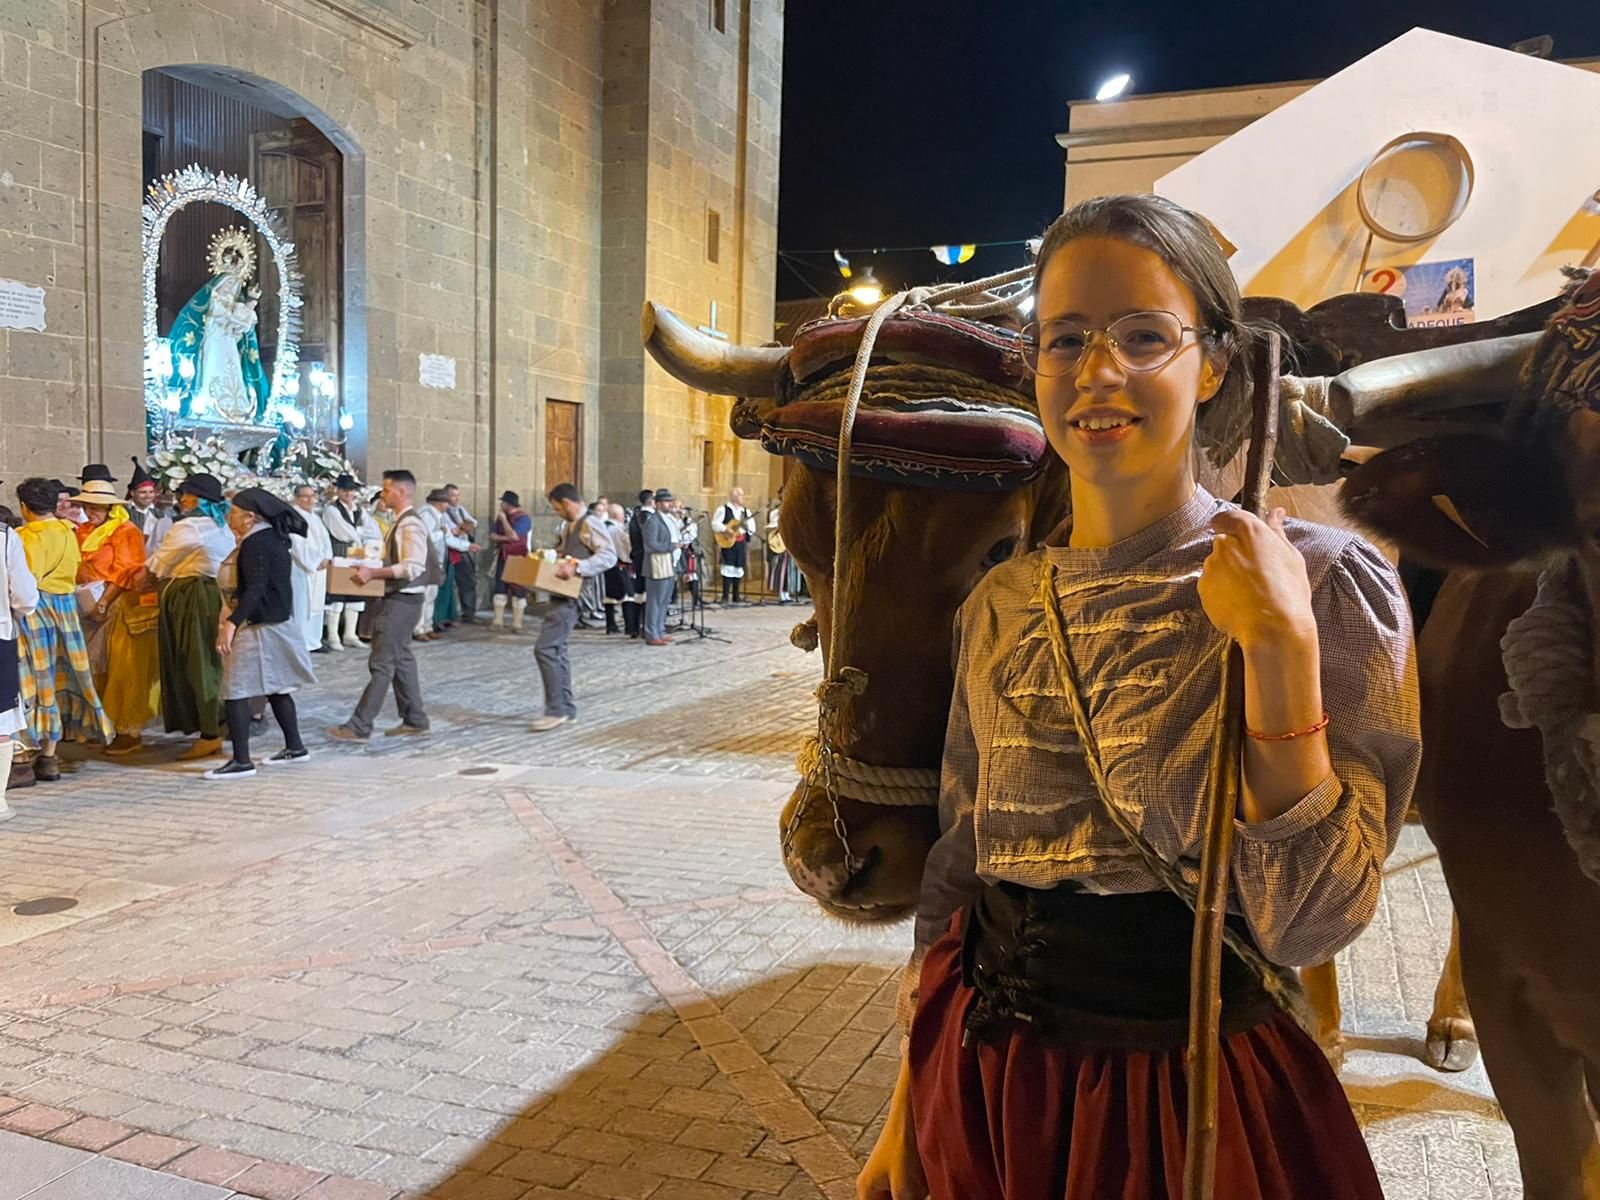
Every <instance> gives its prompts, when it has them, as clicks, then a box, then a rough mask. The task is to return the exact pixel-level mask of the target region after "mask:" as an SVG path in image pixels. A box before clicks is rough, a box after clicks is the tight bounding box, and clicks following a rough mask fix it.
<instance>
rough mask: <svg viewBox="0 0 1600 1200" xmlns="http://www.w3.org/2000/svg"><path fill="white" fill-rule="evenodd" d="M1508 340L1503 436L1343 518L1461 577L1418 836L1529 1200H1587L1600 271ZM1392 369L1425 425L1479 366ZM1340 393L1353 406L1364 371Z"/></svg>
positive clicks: (1446, 445)
mask: <svg viewBox="0 0 1600 1200" xmlns="http://www.w3.org/2000/svg"><path fill="white" fill-rule="evenodd" d="M1518 341H1519V342H1520V343H1521V344H1520V345H1519V344H1517V343H1508V344H1506V345H1505V347H1504V348H1505V349H1506V350H1507V351H1508V354H1509V358H1510V359H1522V358H1523V357H1525V358H1526V361H1525V362H1524V363H1523V365H1522V373H1521V378H1520V381H1519V382H1518V383H1517V384H1516V385H1515V387H1512V388H1505V389H1504V390H1503V391H1502V393H1501V396H1500V399H1501V400H1502V402H1506V401H1510V402H1511V410H1510V415H1509V418H1508V420H1507V422H1506V423H1505V424H1504V425H1503V426H1502V427H1500V428H1497V429H1492V430H1477V431H1471V432H1465V433H1460V434H1457V435H1455V436H1451V437H1429V438H1424V439H1422V440H1419V441H1416V442H1412V443H1409V444H1405V445H1402V446H1399V447H1398V448H1396V449H1393V450H1390V451H1388V452H1386V453H1384V454H1381V455H1379V456H1378V457H1377V458H1374V459H1372V460H1371V461H1370V462H1369V463H1367V464H1366V465H1365V466H1364V467H1362V468H1361V469H1360V470H1359V471H1358V472H1357V473H1356V474H1355V475H1354V476H1352V478H1351V479H1350V480H1349V481H1348V483H1347V485H1346V492H1345V503H1346V506H1347V508H1348V510H1349V511H1350V512H1351V514H1352V515H1353V516H1354V517H1356V518H1357V519H1358V520H1360V521H1362V522H1364V523H1365V524H1367V525H1368V526H1369V527H1371V528H1373V529H1374V530H1376V531H1377V532H1378V533H1380V534H1382V535H1384V536H1386V537H1388V538H1390V539H1392V540H1394V541H1395V542H1397V543H1399V544H1400V545H1401V546H1402V547H1403V548H1404V550H1405V551H1406V552H1407V553H1409V554H1411V555H1413V556H1415V557H1417V558H1419V559H1424V560H1426V561H1430V562H1432V563H1435V564H1437V565H1439V566H1441V567H1444V568H1448V569H1451V570H1452V572H1453V573H1452V574H1451V575H1450V576H1449V578H1448V579H1447V581H1446V583H1445V585H1444V587H1443V589H1442V590H1441V591H1440V593H1439V596H1438V598H1437V599H1436V601H1435V602H1434V606H1433V609H1432V612H1431V614H1430V615H1429V617H1428V620H1427V624H1426V626H1425V627H1424V629H1423V634H1422V639H1421V645H1420V665H1421V675H1422V700H1423V704H1422V715H1423V740H1424V754H1425V757H1424V767H1423V777H1424V780H1423V787H1422V789H1421V792H1420V796H1419V800H1420V804H1421V807H1422V817H1423V823H1424V824H1425V825H1426V827H1427V830H1428V833H1429V835H1430V836H1431V837H1432V838H1433V841H1434V844H1435V845H1436V846H1437V847H1438V851H1439V859H1440V863H1441V865H1442V866H1443V868H1444V873H1445V878H1446V880H1447V881H1448V883H1449V885H1450V893H1451V898H1452V899H1453V901H1454V902H1455V906H1456V911H1457V914H1458V917H1459V922H1460V944H1461V967H1462V973H1463V979H1464V982H1465V985H1466V992H1467V999H1468V1001H1469V1003H1470V1004H1471V1008H1472V1015H1473V1018H1474V1020H1475V1023H1476V1026H1477V1032H1478V1037H1479V1040H1480V1044H1481V1048H1482V1053H1483V1060H1484V1065H1485V1067H1486V1068H1487V1069H1488V1073H1489V1078H1490V1080H1491V1082H1492V1083H1493V1085H1494V1090H1495V1095H1496V1097H1497V1098H1498V1099H1499V1101H1500V1104H1501V1107H1502V1108H1503V1109H1504V1111H1505V1114H1506V1118H1507V1120H1508V1121H1509V1122H1510V1124H1511V1127H1512V1130H1513V1133H1514V1134H1515V1137H1516V1143H1517V1149H1518V1153H1519V1155H1520V1157H1521V1160H1522V1176H1523V1185H1524V1187H1525V1189H1526V1194H1527V1197H1528V1200H1594V1198H1595V1197H1600V1140H1597V1137H1596V1126H1595V1123H1594V1114H1593V1113H1592V1112H1591V1111H1590V1109H1589V1108H1588V1106H1587V1104H1586V1099H1587V1101H1588V1103H1590V1104H1593V1105H1594V1106H1595V1109H1596V1110H1597V1111H1600V799H1597V791H1596V789H1597V786H1600V770H1597V758H1596V747H1597V746H1600V716H1597V715H1596V713H1597V711H1600V670H1597V662H1600V660H1597V657H1596V648H1597V646H1600V639H1597V638H1596V636H1595V627H1594V626H1595V614H1596V613H1600V605H1597V603H1596V601H1597V598H1600V548H1597V537H1600V532H1597V531H1600V411H1597V410H1600V275H1595V276H1593V277H1591V278H1590V280H1589V282H1588V283H1587V284H1585V285H1584V287H1583V289H1582V290H1581V291H1580V292H1578V293H1577V294H1576V295H1574V296H1573V297H1572V298H1571V299H1570V301H1569V302H1568V304H1567V306H1566V307H1565V308H1564V309H1563V310H1562V311H1561V312H1560V313H1559V314H1557V316H1556V318H1555V319H1554V320H1553V321H1552V322H1551V324H1550V325H1549V327H1548V328H1547V330H1546V331H1545V332H1544V334H1543V335H1542V336H1540V337H1539V338H1538V339H1537V343H1536V346H1535V347H1534V348H1533V350H1532V352H1531V354H1528V353H1527V350H1528V347H1527V344H1526V339H1519V340H1518ZM1490 357H1491V359H1495V358H1496V356H1495V355H1493V354H1491V356H1490ZM1498 361H1499V363H1500V364H1501V365H1502V366H1503V363H1504V362H1505V361H1508V358H1507V357H1506V356H1500V357H1499V358H1498ZM1390 366H1392V367H1396V368H1399V369H1400V370H1401V372H1402V374H1403V375H1404V376H1405V379H1404V381H1403V383H1402V385H1401V386H1400V387H1398V388H1395V389H1392V393H1391V395H1390V396H1388V397H1387V398H1386V400H1390V401H1397V402H1399V403H1401V404H1404V405H1406V406H1408V407H1409V408H1410V409H1411V410H1412V412H1413V413H1414V414H1416V415H1418V416H1424V415H1425V414H1426V413H1427V411H1428V410H1429V409H1430V408H1431V407H1433V406H1434V405H1435V404H1436V403H1449V402H1451V401H1452V400H1453V398H1454V397H1456V396H1459V395H1460V394H1461V393H1463V392H1464V391H1467V390H1473V389H1474V387H1475V384H1474V378H1475V373H1474V371H1472V370H1463V369H1462V368H1461V366H1460V363H1459V362H1452V361H1451V360H1450V359H1449V356H1444V357H1443V358H1440V357H1435V358H1433V359H1431V360H1422V361H1419V360H1418V359H1415V358H1414V359H1412V360H1411V361H1410V363H1407V361H1406V360H1395V361H1394V362H1393V363H1391V364H1390ZM1446 376H1449V379H1448V382H1443V383H1441V380H1443V379H1445V377H1446ZM1395 377H1396V376H1391V378H1395ZM1501 378H1502V379H1503V378H1504V373H1503V370H1502V373H1501ZM1338 386H1339V385H1337V384H1336V388H1335V390H1336V391H1337V390H1338ZM1343 386H1344V387H1345V390H1346V391H1347V392H1348V393H1349V394H1352V395H1359V394H1360V393H1361V391H1362V380H1361V378H1360V377H1359V372H1352V373H1350V375H1349V376H1346V377H1345V380H1344V385H1343ZM1476 390H1477V391H1478V393H1479V396H1480V398H1481V397H1482V395H1483V394H1484V392H1485V390H1486V389H1483V388H1481V387H1479V388H1477V389H1476ZM1536 582H1537V584H1538V587H1539V592H1538V598H1537V600H1536V599H1535V585H1536ZM1502 639H1504V645H1503V648H1502ZM1508 723H1509V724H1508Z"/></svg>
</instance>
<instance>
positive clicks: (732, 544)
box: [711, 487, 755, 604]
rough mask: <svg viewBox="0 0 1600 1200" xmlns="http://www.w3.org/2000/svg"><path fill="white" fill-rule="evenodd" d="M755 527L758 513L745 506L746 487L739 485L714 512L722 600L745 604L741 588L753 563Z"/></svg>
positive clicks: (712, 521) (713, 524) (712, 523)
mask: <svg viewBox="0 0 1600 1200" xmlns="http://www.w3.org/2000/svg"><path fill="white" fill-rule="evenodd" d="M754 528H755V514H754V513H752V512H751V511H750V510H749V509H748V508H746V507H745V506H744V489H743V488H740V487H736V488H734V489H733V491H731V492H729V493H728V499H727V501H726V502H725V503H723V504H720V505H718V506H717V510H716V511H715V512H714V513H712V514H711V532H712V533H713V534H715V535H716V539H717V545H718V546H719V547H721V554H720V555H719V558H720V559H721V563H722V603H724V604H727V603H728V602H729V601H730V600H731V601H732V602H733V603H734V604H742V603H744V600H743V597H741V596H740V594H739V589H740V587H741V586H742V584H743V582H744V571H745V567H746V566H748V565H749V562H750V532H751V530H753V529H754Z"/></svg>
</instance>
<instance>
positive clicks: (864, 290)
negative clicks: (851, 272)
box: [850, 268, 883, 308]
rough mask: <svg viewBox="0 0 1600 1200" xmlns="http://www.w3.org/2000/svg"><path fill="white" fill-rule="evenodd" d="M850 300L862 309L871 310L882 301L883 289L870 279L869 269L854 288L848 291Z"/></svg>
mask: <svg viewBox="0 0 1600 1200" xmlns="http://www.w3.org/2000/svg"><path fill="white" fill-rule="evenodd" d="M850 299H852V300H854V301H855V302H856V303H857V304H859V305H861V306H862V307H863V308H871V307H872V306H873V305H874V304H878V303H880V302H881V301H882V300H883V287H882V286H881V285H880V284H879V283H878V281H877V280H876V279H874V278H873V277H872V271H871V269H870V268H869V269H868V270H867V271H866V273H865V274H863V275H862V276H861V278H860V280H859V281H858V282H857V283H856V285H855V286H854V287H852V288H851V289H850Z"/></svg>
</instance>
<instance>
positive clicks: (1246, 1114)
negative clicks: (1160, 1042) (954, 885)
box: [910, 914, 1383, 1200]
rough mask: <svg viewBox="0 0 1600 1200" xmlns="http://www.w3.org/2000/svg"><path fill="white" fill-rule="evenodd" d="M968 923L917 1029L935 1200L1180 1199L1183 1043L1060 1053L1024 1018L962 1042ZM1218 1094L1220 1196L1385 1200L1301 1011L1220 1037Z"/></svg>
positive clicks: (938, 973)
mask: <svg viewBox="0 0 1600 1200" xmlns="http://www.w3.org/2000/svg"><path fill="white" fill-rule="evenodd" d="M960 921H961V917H960V914H957V916H956V917H955V918H954V919H953V920H952V922H951V926H950V929H949V930H948V931H947V932H946V933H945V935H944V936H943V937H942V938H940V939H939V941H937V942H935V943H934V945H933V946H932V947H931V948H930V949H929V951H928V955H927V958H926V959H925V960H924V962H923V967H922V983H921V992H920V998H919V1001H918V1004H917V1013H916V1018H915V1021H914V1023H913V1025H912V1029H911V1050H910V1053H911V1097H912V1109H913V1112H914V1113H915V1119H916V1131H917V1146H918V1149H919V1151H920V1153H921V1156H922V1165H923V1169H924V1170H925V1171H926V1172H927V1176H928V1188H929V1193H930V1195H931V1196H932V1197H933V1200H1181V1197H1182V1192H1183V1144H1184V1125H1185V1105H1186V1102H1187V1096H1186V1086H1185V1077H1184V1052H1183V1048H1182V1047H1178V1048H1175V1049H1173V1050H1168V1051H1161V1052H1156V1053H1150V1052H1142V1051H1126V1050H1097V1049H1093V1048H1084V1047H1078V1046H1064V1045H1061V1044H1059V1043H1057V1042H1054V1041H1047V1040H1045V1039H1044V1038H1043V1037H1041V1036H1040V1035H1039V1034H1038V1033H1037V1032H1036V1031H1035V1030H1034V1029H1032V1028H1031V1027H1029V1026H1028V1025H1025V1024H1021V1023H1017V1022H1011V1023H1009V1024H1008V1026H1007V1032H1006V1033H1005V1034H1004V1035H1003V1036H998V1037H995V1036H991V1037H988V1038H984V1039H974V1040H973V1041H971V1043H970V1044H969V1045H968V1046H966V1047H963V1046H962V1044H961V1043H962V1034H963V1032H964V1022H965V1018H966V1013H967V1008H968V1006H969V1005H970V1004H971V1002H972V999H973V996H974V992H973V990H972V989H971V988H969V987H967V986H966V985H965V984H964V983H963V982H962V972H961V937H960V932H959V929H960ZM1218 1092H1219V1099H1220V1103H1219V1113H1218V1115H1219V1126H1220V1128H1219V1133H1218V1148H1217V1186H1216V1195H1217V1197H1218V1200H1383V1191H1382V1189H1381V1188H1380V1187H1379V1184H1378V1175H1377V1171H1376V1170H1374V1168H1373V1165H1372V1158H1371V1156H1370V1155H1369V1154H1368V1153H1367V1147H1366V1143H1365V1141H1363V1140H1362V1137H1361V1130H1360V1129H1359V1128H1358V1127H1357V1125H1356V1120H1355V1114H1354V1113H1352V1112H1351V1111H1350V1103H1349V1101H1348V1100H1346V1099H1345V1095H1344V1091H1343V1089H1342V1088H1340V1086H1339V1080H1338V1078H1337V1077H1336V1076H1335V1075H1334V1073H1333V1069H1332V1068H1331V1067H1330V1066H1329V1065H1328V1060H1327V1059H1326V1058H1324V1057H1323V1055H1322V1052H1321V1051H1320V1050H1319V1049H1318V1048H1317V1045H1316V1043H1315V1042H1313V1041H1312V1040H1311V1038H1310V1037H1308V1036H1307V1035H1306V1034H1305V1032H1304V1031H1303V1030H1301V1029H1300V1027H1299V1026H1298V1025H1296V1024H1295V1022H1294V1021H1293V1019H1292V1018H1290V1017H1289V1016H1287V1015H1285V1014H1282V1013H1280V1014H1278V1015H1276V1016H1273V1017H1271V1018H1270V1019H1268V1020H1266V1021H1264V1022H1262V1023H1261V1024H1259V1025H1256V1026H1255V1027H1254V1028H1251V1029H1248V1030H1246V1031H1244V1032H1243V1033H1237V1034H1234V1035H1233V1036H1232V1037H1229V1038H1226V1039H1225V1040H1224V1041H1223V1043H1222V1072H1221V1077H1220V1080H1219V1086H1218Z"/></svg>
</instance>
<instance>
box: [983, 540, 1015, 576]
mask: <svg viewBox="0 0 1600 1200" xmlns="http://www.w3.org/2000/svg"><path fill="white" fill-rule="evenodd" d="M1016 552H1017V539H1016V538H1001V539H1000V540H999V541H998V542H996V543H995V544H994V545H992V546H990V547H989V553H987V554H985V555H984V556H983V562H982V563H981V564H979V569H980V570H983V571H988V570H991V569H992V568H994V567H997V566H999V565H1000V564H1001V563H1003V562H1005V561H1006V560H1007V559H1008V558H1010V557H1011V556H1012V555H1013V554H1015V553H1016Z"/></svg>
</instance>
